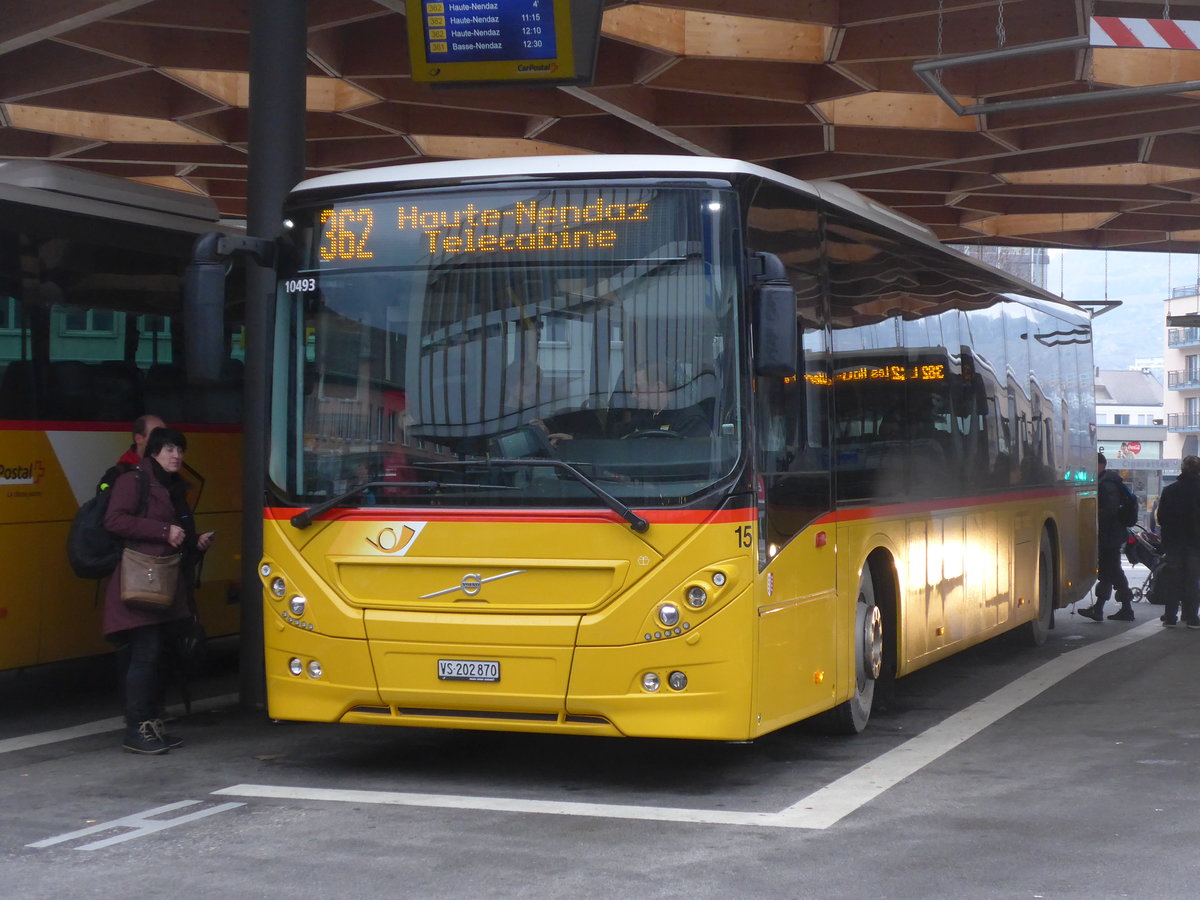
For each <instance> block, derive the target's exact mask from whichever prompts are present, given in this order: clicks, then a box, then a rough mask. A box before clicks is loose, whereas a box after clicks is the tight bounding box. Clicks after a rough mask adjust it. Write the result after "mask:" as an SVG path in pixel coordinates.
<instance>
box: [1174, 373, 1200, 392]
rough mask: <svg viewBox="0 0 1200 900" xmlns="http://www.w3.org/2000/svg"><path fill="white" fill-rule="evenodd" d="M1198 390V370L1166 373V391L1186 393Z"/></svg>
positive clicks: (1199, 385)
mask: <svg viewBox="0 0 1200 900" xmlns="http://www.w3.org/2000/svg"><path fill="white" fill-rule="evenodd" d="M1197 388H1200V369H1183V370H1177V371H1174V372H1168V373H1167V390H1169V391H1187V390H1194V389H1197Z"/></svg>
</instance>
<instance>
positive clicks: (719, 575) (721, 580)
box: [713, 572, 725, 587]
mask: <svg viewBox="0 0 1200 900" xmlns="http://www.w3.org/2000/svg"><path fill="white" fill-rule="evenodd" d="M713 584H715V585H716V586H717V587H724V586H725V573H724V572H713Z"/></svg>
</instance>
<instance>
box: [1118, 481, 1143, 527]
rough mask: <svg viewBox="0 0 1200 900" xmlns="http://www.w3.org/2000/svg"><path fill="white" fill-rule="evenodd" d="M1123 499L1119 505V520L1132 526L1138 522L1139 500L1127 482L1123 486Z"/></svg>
mask: <svg viewBox="0 0 1200 900" xmlns="http://www.w3.org/2000/svg"><path fill="white" fill-rule="evenodd" d="M1120 487H1121V501H1120V503H1119V504H1118V506H1117V521H1118V522H1120V523H1121V524H1122V525H1124V526H1125V527H1126V528H1130V527H1132V526H1134V525H1136V524H1137V523H1138V502H1137V497H1136V496H1134V493H1133V491H1131V490H1130V489H1129V487H1128V486H1127V485H1125V484H1122V485H1121V486H1120Z"/></svg>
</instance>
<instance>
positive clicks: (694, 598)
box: [684, 584, 708, 609]
mask: <svg viewBox="0 0 1200 900" xmlns="http://www.w3.org/2000/svg"><path fill="white" fill-rule="evenodd" d="M684 596H685V597H686V598H687V602H688V606H690V607H691V608H692V609H700V607H702V606H704V604H705V603H707V602H708V591H706V590H705V589H704V588H702V587H700V585H698V584H693V585H692V586H691V587H690V588H688V589H687V592H686V593H685V594H684Z"/></svg>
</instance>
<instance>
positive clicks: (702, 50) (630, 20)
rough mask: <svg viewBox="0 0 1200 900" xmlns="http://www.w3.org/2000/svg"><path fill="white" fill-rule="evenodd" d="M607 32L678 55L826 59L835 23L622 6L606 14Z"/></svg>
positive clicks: (606, 33)
mask: <svg viewBox="0 0 1200 900" xmlns="http://www.w3.org/2000/svg"><path fill="white" fill-rule="evenodd" d="M602 30H603V33H604V34H605V35H607V36H608V37H611V38H616V39H618V40H623V41H626V42H628V43H631V44H636V45H639V46H643V47H651V48H653V49H656V50H662V51H665V52H667V53H671V54H674V55H676V56H700V57H709V58H714V59H746V60H770V61H778V62H810V63H818V62H824V61H825V60H826V59H827V58H828V55H829V51H830V48H831V45H832V37H833V29H832V28H829V27H827V26H822V25H803V24H800V23H799V22H779V21H771V20H766V19H759V18H754V17H750V16H744V15H727V14H713V13H701V12H693V11H690V10H683V9H663V8H655V7H653V6H642V5H638V6H624V7H619V8H617V9H610V10H608V11H606V12H605V14H604V21H603V26H602Z"/></svg>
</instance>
